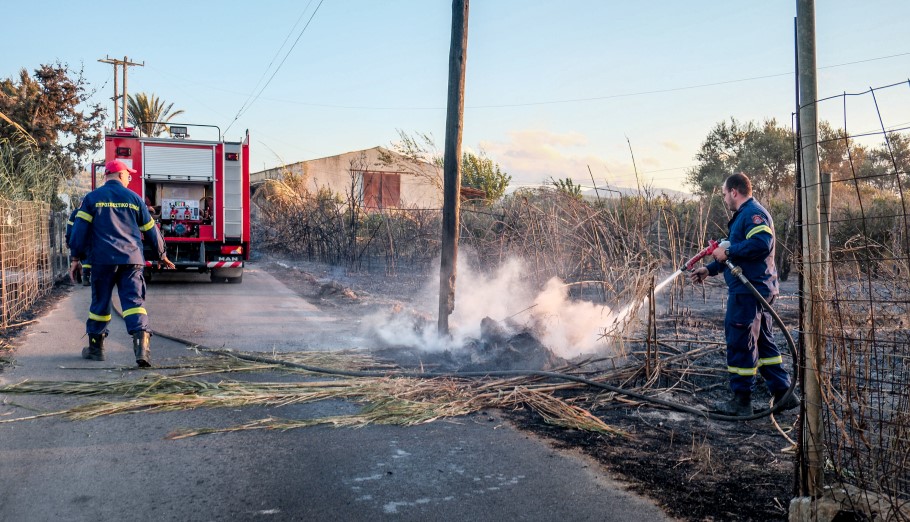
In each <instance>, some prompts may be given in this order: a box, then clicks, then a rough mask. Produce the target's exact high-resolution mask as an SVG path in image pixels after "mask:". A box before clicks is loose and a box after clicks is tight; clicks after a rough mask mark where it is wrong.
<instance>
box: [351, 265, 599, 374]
mask: <svg viewBox="0 0 910 522" xmlns="http://www.w3.org/2000/svg"><path fill="white" fill-rule="evenodd" d="M463 252H464V251H463ZM526 273H527V268H526V267H525V265H524V263H523V262H521V261H520V260H518V259H511V260H508V261H507V262H505V263H504V264H503V265H501V266H500V267H499V268H498V269H497V270H496V271H495V272H494V273H492V274H484V273H480V272H477V271H475V270H473V269H472V267H471V264H470V263H469V262H468V256H466V255H463V256H460V258H459V263H458V272H457V278H456V288H455V311H454V312H453V313H452V315H451V316H449V332H450V334H451V338H444V337H443V338H441V337H439V336H438V335H437V317H438V308H439V304H438V303H439V301H438V295H439V282H438V281H439V276H438V274H436V275H435V277H431V279H430V282H429V283H428V284H427V285H426V287H425V289H424V291H423V292H421V295H419V296H417V298H416V300H415V301H414V307H413V309H412V310H409V311H406V310H404V309H403V308H398V309H396V310H394V311H393V313H391V314H381V315H377V316H373V317H370V318H367V319H366V320H365V322H366V323H367V325H368V327H369V328H370V329H371V330H372V332H373V333H374V334H375V335H376V336H377V337H378V338H379V339H380V340H381V341H382V342H384V343H385V344H388V345H392V346H407V347H412V348H420V349H423V350H428V351H440V350H446V349H449V350H456V349H459V348H460V347H462V346H464V344H465V342H466V341H467V340H469V339H476V338H479V337H480V334H481V332H480V324H481V320H482V319H483V318H485V317H490V318H492V319H494V320H496V321H499V322H501V323H502V322H505V321H506V320H508V323H510V324H514V325H517V327H516V328H515V329H516V330H518V329H521V328H522V327H524V328H528V329H530V330H531V331H533V332H534V334H535V335H536V337H537V338H538V340H540V342H541V343H543V344H544V345H545V346H546V347H547V348H549V349H550V350H551V351H552V352H553V353H554V354H556V355H558V356H560V357H564V358H572V357H575V356H578V355H582V354H590V353H597V352H603V351H606V350H608V349H609V345H608V344H607V343H606V342H605V341H604V340H603V339H602V333H603V331H604V328H607V327H611V326H612V325H613V324H614V323H615V321H616V315H615V314H614V313H613V312H612V311H611V310H610V308H609V307H607V306H604V305H600V304H595V303H592V302H588V301H576V300H572V299H570V298H569V288H568V286H567V285H565V284H564V283H563V282H562V281H561V280H560V279H559V278H556V277H554V278H552V279H550V280H549V281H548V282H547V284H546V285H545V286H544V288H543V290H542V291H540V290H537V289H535V288H533V287H532V285H531V284H530V283H529V282H528V281H527V280H526V279H525V278H524V277H523V276H524V274H526Z"/></svg>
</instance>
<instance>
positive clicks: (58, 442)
mask: <svg viewBox="0 0 910 522" xmlns="http://www.w3.org/2000/svg"><path fill="white" fill-rule="evenodd" d="M88 303H89V290H88V289H86V288H82V287H79V288H76V289H75V290H74V292H73V293H72V294H70V296H69V297H67V298H66V299H64V300H63V301H61V302H60V303H59V305H58V306H57V307H56V308H55V309H53V310H52V311H51V312H49V313H48V314H47V315H46V316H45V317H43V318H42V319H41V320H40V321H39V322H37V323H36V324H34V325H32V326H31V327H29V331H28V334H27V336H26V337H25V338H24V339H23V340H22V343H21V346H20V347H19V348H18V349H17V350H16V354H15V361H16V364H15V365H14V366H13V367H10V368H6V369H5V370H4V371H3V372H2V373H0V383H2V384H10V383H16V382H21V381H23V380H26V379H29V380H88V381H91V380H111V379H135V378H137V377H138V376H140V375H144V374H145V373H143V372H138V371H119V370H112V369H104V368H115V367H118V366H131V365H133V364H134V362H133V358H132V353H131V348H130V344H129V337H128V336H127V334H126V331H125V328H124V326H123V323H122V321H120V320H119V319H118V318H115V319H114V320H113V322H112V324H111V336H110V337H109V338H108V339H107V341H106V353H107V356H108V360H107V361H105V362H101V363H98V362H90V361H85V360H83V359H81V358H80V357H79V351H80V348H81V346H83V343H84V342H85V340H84V339H83V338H82V335H83V331H84V320H85V315H86V313H87V309H88ZM146 308H147V309H148V310H149V314H150V318H151V321H152V327H153V328H154V329H156V330H161V331H166V332H168V333H171V334H173V335H176V336H179V337H181V338H185V339H189V340H192V341H195V342H200V343H204V344H206V345H208V346H217V347H220V346H225V347H228V348H238V349H243V350H259V351H263V352H272V351H286V350H301V349H338V348H350V347H352V346H363V344H362V343H363V342H364V340H363V339H362V338H361V337H359V334H358V333H357V328H356V325H355V324H351V321H350V320H345V321H340V320H339V319H337V318H335V317H333V316H332V315H331V313H327V312H325V311H322V310H320V309H318V308H317V307H315V306H313V305H311V304H309V303H307V302H306V301H304V300H303V299H301V298H299V297H297V296H296V295H295V294H294V293H293V292H291V291H290V290H288V289H287V288H286V287H285V286H284V285H282V284H281V283H280V282H279V281H277V280H275V279H274V278H273V277H271V276H270V275H268V274H266V273H264V272H262V271H259V270H256V268H255V266H252V267H251V269H250V270H248V271H247V273H246V274H245V276H244V281H243V283H242V284H240V285H225V284H210V283H209V282H208V278H207V277H206V276H199V275H195V274H180V275H174V276H169V277H167V278H160V279H159V280H158V281H157V282H156V283H153V284H152V285H150V286H149V290H148V298H147V302H146ZM152 354H153V361H154V362H155V363H156V364H167V363H168V362H173V361H174V360H175V359H176V358H178V357H180V356H183V355H185V354H187V348H186V347H185V346H182V345H179V344H177V343H174V342H171V341H168V340H164V339H161V338H153V340H152ZM284 378H287V377H284ZM86 400H87V399H83V398H72V397H61V396H37V395H13V394H6V395H3V394H0V421H4V420H9V419H13V418H17V417H24V416H29V415H35V414H36V413H41V412H48V411H56V410H60V409H63V408H66V407H70V406H72V405H75V404H80V403H82V402H85V401H86ZM357 409H358V406H357V405H355V404H351V403H347V402H342V401H324V402H320V403H314V404H305V405H295V406H286V407H281V408H262V407H248V408H240V409H218V410H203V409H200V410H192V411H181V412H169V413H135V414H129V415H119V416H107V417H101V418H97V419H94V420H90V421H70V420H66V419H63V418H59V417H47V418H41V419H35V420H28V421H21V422H13V423H0V520H10V521H13V520H15V521H32V520H72V521H81V520H92V521H98V520H137V521H146V520H147V521H159V520H180V521H196V520H198V521H208V520H276V521H277V520H345V521H347V520H497V521H502V520H573V521H581V520H599V521H637V520H642V521H658V520H669V519H668V518H667V517H666V516H665V515H664V514H663V512H662V511H661V510H660V509H659V508H657V507H656V506H655V505H654V504H653V503H652V502H650V501H648V500H645V499H642V498H640V497H638V496H636V495H633V494H631V493H629V492H627V491H625V490H624V489H623V487H622V486H621V485H620V484H617V483H616V482H614V481H612V480H611V479H610V477H609V476H607V475H606V474H605V473H604V472H603V470H602V469H600V468H599V466H598V464H597V463H595V462H593V461H589V460H587V459H585V458H584V457H581V456H579V455H576V454H573V453H570V452H565V451H558V450H555V449H553V448H551V447H550V446H549V445H548V444H547V443H546V441H542V440H538V439H536V438H535V437H533V436H531V435H528V434H526V433H524V432H520V431H518V430H516V429H514V428H512V427H511V426H510V425H509V424H508V423H507V422H505V421H503V420H502V419H501V418H500V415H499V413H498V412H496V411H491V412H484V413H482V414H475V415H470V416H465V417H461V418H456V419H451V420H444V421H437V422H434V423H431V424H427V425H422V426H418V427H410V428H404V427H395V426H369V427H366V428H361V429H345V428H337V429H336V428H329V427H317V428H305V429H296V430H289V431H286V432H276V431H246V432H236V433H222V434H215V435H206V436H200V437H192V438H188V439H181V440H166V439H165V438H164V437H165V435H166V434H167V433H169V432H170V431H172V430H173V429H175V428H179V427H221V426H233V425H237V424H240V423H243V422H245V421H250V420H254V419H260V418H263V417H266V416H276V417H288V418H313V417H322V416H326V415H337V414H346V413H353V412H355V411H357Z"/></svg>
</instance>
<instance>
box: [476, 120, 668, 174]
mask: <svg viewBox="0 0 910 522" xmlns="http://www.w3.org/2000/svg"><path fill="white" fill-rule="evenodd" d="M623 145H625V144H623ZM480 148H481V149H483V150H484V151H485V152H486V153H487V154H488V155H489V156H490V158H492V159H493V161H495V162H497V163H498V164H499V165H500V166H501V167H502V168H503V170H504V171H505V172H507V173H508V174H509V175H511V176H512V185H513V186H516V185H517V186H522V185H529V184H537V183H543V182H544V181H546V180H549V179H550V178H556V179H562V178H572V179H573V180H575V181H576V183H579V182H580V183H581V184H582V185H586V186H587V185H591V175H590V174H589V173H588V167H589V166H590V168H591V172H592V173H593V174H594V180H595V181H596V183H597V184H598V186H600V185H606V184H609V185H613V186H617V187H634V186H635V174H634V169H633V167H632V162H631V158H629V157H628V154H626V157H625V158H622V159H611V158H605V157H603V156H600V155H599V154H597V153H592V152H591V150H590V149H591V147H590V141H589V140H588V137H587V136H586V135H584V134H581V133H578V132H569V133H563V134H559V133H554V132H549V131H544V130H533V129H527V130H519V131H512V132H510V133H509V139H508V141H506V142H499V141H483V142H481V143H480ZM636 161H638V162H639V168H640V169H641V168H642V166H648V167H649V168H651V167H652V166H659V165H660V161H659V160H657V159H656V158H653V157H648V156H645V157H643V158H638V157H636Z"/></svg>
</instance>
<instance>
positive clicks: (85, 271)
mask: <svg viewBox="0 0 910 522" xmlns="http://www.w3.org/2000/svg"><path fill="white" fill-rule="evenodd" d="M80 206H82V202H81V201H78V200H77V201H76V205H74V208H73V212H72V213H70V218H69V219H68V220H67V221H66V235H65V236H64V237H65V239H66V247H67V248H70V236H71V235H72V233H73V223H74V222H75V219H76V214H77V213H78V212H79V207H80ZM90 257H91V252H88V253H87V255H86V257H85V258H84V259H80V261H81V262H82V273H81V274H73V276H74V277H73V282H74V283H78V282H79V280H80V277H79V276H80V275H81V276H82V277H81V280H82V286H89V285H91V284H92V283H91V278H92V265H91V264H90V263H91V261H90Z"/></svg>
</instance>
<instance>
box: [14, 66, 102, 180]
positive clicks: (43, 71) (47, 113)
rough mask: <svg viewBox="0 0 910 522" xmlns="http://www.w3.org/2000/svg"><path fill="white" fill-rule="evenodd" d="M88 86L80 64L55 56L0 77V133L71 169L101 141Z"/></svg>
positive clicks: (69, 171)
mask: <svg viewBox="0 0 910 522" xmlns="http://www.w3.org/2000/svg"><path fill="white" fill-rule="evenodd" d="M87 87H88V84H87V82H86V80H85V79H84V78H83V76H82V70H81V69H80V70H78V71H73V70H71V69H70V68H69V66H68V65H66V64H63V63H60V62H57V63H55V64H53V65H48V64H45V65H41V66H40V67H38V68H37V69H35V71H34V73H33V74H32V75H29V73H28V71H27V70H26V69H22V70H20V71H19V75H18V77H11V78H7V79H4V80H0V113H2V114H3V115H5V118H0V120H5V121H0V138H5V139H7V140H9V141H10V142H12V143H15V144H19V145H23V146H24V148H21V147H20V150H23V151H25V150H32V151H36V152H37V153H39V154H41V155H44V156H46V157H47V159H48V160H49V161H50V160H52V161H55V162H56V163H58V164H59V165H60V166H61V168H62V175H64V176H66V177H72V176H74V175H76V174H77V173H78V172H79V171H80V170H81V169H80V165H81V164H82V163H83V161H84V160H85V159H86V157H87V155H88V154H89V153H91V152H93V151H96V150H98V149H99V148H100V147H101V139H102V137H101V129H102V127H103V125H104V109H103V108H102V107H101V105H100V104H95V105H92V104H89V103H88V100H89V98H90V97H91V95H92V93H91V92H89V91H88V90H87Z"/></svg>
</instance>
